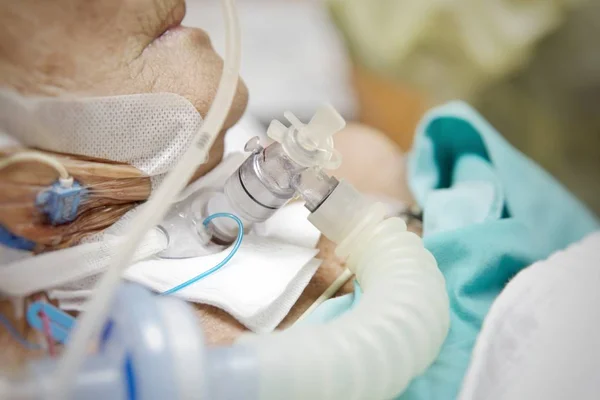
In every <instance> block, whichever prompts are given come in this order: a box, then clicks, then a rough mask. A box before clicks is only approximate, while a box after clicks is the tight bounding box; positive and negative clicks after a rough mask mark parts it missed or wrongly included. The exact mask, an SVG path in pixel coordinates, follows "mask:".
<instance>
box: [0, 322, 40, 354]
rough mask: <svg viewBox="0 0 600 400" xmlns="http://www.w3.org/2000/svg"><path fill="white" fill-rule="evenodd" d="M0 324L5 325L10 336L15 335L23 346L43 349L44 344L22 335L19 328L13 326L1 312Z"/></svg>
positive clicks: (14, 337)
mask: <svg viewBox="0 0 600 400" xmlns="http://www.w3.org/2000/svg"><path fill="white" fill-rule="evenodd" d="M0 324H2V325H4V327H5V328H6V330H7V331H8V333H9V334H10V336H12V337H13V339H15V340H16V341H17V342H19V344H21V346H23V347H25V348H27V349H29V350H41V349H42V346H40V345H39V344H36V343H31V342H30V341H29V340H27V339H25V338H24V337H22V336H21V334H20V333H19V332H18V331H17V329H16V328H15V327H14V326H12V324H11V323H10V321H9V320H8V318H6V317H5V316H4V315H2V314H0Z"/></svg>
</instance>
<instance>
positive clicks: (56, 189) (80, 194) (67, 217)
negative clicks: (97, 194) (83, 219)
mask: <svg viewBox="0 0 600 400" xmlns="http://www.w3.org/2000/svg"><path fill="white" fill-rule="evenodd" d="M86 194H87V190H86V189H85V188H83V187H82V186H81V185H80V184H79V183H78V182H75V181H74V182H73V184H72V185H71V187H63V186H61V185H60V183H59V182H55V183H54V184H53V185H52V186H51V187H50V188H49V189H48V190H45V191H43V192H41V193H40V194H38V196H37V198H36V206H37V207H38V209H40V210H41V211H42V212H43V213H44V214H46V216H47V217H48V220H49V221H50V223H51V224H52V225H60V224H65V223H67V222H72V221H73V220H74V219H75V217H77V209H78V208H79V204H80V203H81V200H82V199H83V198H84V197H85V195H86Z"/></svg>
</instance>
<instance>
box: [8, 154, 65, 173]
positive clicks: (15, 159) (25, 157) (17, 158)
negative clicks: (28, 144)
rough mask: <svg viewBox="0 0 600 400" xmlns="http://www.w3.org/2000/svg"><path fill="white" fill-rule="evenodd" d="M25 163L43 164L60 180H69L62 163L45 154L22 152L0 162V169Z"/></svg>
mask: <svg viewBox="0 0 600 400" xmlns="http://www.w3.org/2000/svg"><path fill="white" fill-rule="evenodd" d="M27 161H34V162H37V163H40V164H45V165H47V166H49V167H52V168H54V170H56V172H57V173H58V175H59V176H60V178H61V179H69V172H68V171H67V169H66V168H65V166H64V165H62V163H60V161H58V160H57V159H56V158H54V157H51V156H48V155H46V154H43V153H38V152H37V151H23V152H20V153H17V154H13V155H11V156H9V157H6V158H5V159H3V160H0V169H4V168H6V167H8V166H10V165H13V164H16V163H20V162H27Z"/></svg>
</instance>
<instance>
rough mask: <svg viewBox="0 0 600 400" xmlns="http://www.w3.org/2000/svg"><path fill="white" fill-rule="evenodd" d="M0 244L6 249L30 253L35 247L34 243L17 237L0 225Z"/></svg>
mask: <svg viewBox="0 0 600 400" xmlns="http://www.w3.org/2000/svg"><path fill="white" fill-rule="evenodd" d="M0 243H2V244H3V245H5V246H6V247H11V248H13V249H19V250H27V251H31V250H33V248H34V247H35V243H34V242H32V241H31V240H29V239H25V238H24V237H21V236H17V235H15V234H14V233H12V232H11V231H9V230H8V229H6V228H5V227H4V226H2V225H0Z"/></svg>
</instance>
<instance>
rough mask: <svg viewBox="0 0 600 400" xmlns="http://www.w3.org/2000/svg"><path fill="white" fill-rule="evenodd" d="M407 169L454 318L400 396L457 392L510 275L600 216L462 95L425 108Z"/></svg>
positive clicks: (324, 317)
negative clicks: (434, 354)
mask: <svg viewBox="0 0 600 400" xmlns="http://www.w3.org/2000/svg"><path fill="white" fill-rule="evenodd" d="M408 171H409V172H408V173H409V176H408V180H409V185H410V187H411V189H412V191H413V195H414V196H415V198H416V200H417V202H418V203H419V205H420V206H421V207H422V208H423V210H424V211H423V212H424V221H423V229H424V231H423V234H424V242H425V246H426V247H427V249H429V251H431V253H432V254H433V255H434V256H435V258H436V259H437V261H438V264H439V267H440V270H441V271H442V272H443V274H444V276H445V278H446V285H447V289H448V293H449V297H450V320H451V327H450V332H449V334H448V338H447V339H446V341H445V343H444V345H443V347H442V351H441V353H440V355H439V356H438V358H437V360H436V361H435V362H434V364H433V365H432V366H431V367H430V368H429V369H428V370H427V371H426V372H425V373H424V374H423V375H422V376H420V377H417V378H416V379H415V380H414V381H413V382H412V383H411V385H410V386H409V387H408V389H407V390H406V391H405V392H404V393H403V394H402V396H400V399H404V400H406V399H444V400H446V399H453V398H455V397H456V396H457V395H458V391H459V389H460V385H461V382H462V379H463V376H464V374H465V372H466V369H467V366H468V363H469V359H470V355H471V351H472V349H473V346H474V344H475V339H476V337H477V334H478V333H479V330H480V329H481V325H482V322H483V319H484V318H485V316H486V314H487V312H488V310H489V308H490V306H491V304H492V302H493V301H494V299H495V298H496V297H497V296H498V294H499V293H500V291H501V290H502V288H504V286H505V285H506V283H507V282H508V280H510V279H511V278H512V277H513V276H514V275H515V274H516V273H517V272H519V271H520V270H521V269H523V268H525V267H527V266H528V265H530V264H532V263H533V262H535V261H538V260H540V259H545V258H546V257H548V256H549V255H550V254H551V253H553V252H555V251H557V250H560V249H563V248H565V247H566V246H568V245H569V244H570V243H573V242H575V241H578V240H580V239H581V238H583V237H584V236H585V235H586V234H588V233H590V232H592V231H594V230H597V229H598V228H599V224H598V221H597V219H596V217H595V216H594V215H593V214H592V213H591V212H589V211H588V210H587V209H586V208H585V207H584V206H583V205H582V204H581V203H580V202H579V201H578V200H577V199H575V198H574V197H573V196H572V195H571V194H570V193H569V192H568V191H567V190H566V189H565V188H564V187H562V186H561V185H560V184H559V183H558V182H556V181H555V180H554V179H553V178H552V177H551V176H550V175H549V174H547V173H546V172H545V171H544V170H542V169H541V168H540V167H538V166H537V165H536V164H534V163H533V162H532V161H531V160H529V159H528V158H527V157H525V156H524V155H523V154H521V153H520V152H518V151H517V150H516V149H514V148H513V147H512V146H511V145H509V144H508V143H507V142H506V141H505V140H504V139H503V138H502V136H500V134H499V133H498V132H496V130H494V128H493V127H492V126H490V125H489V124H488V123H487V122H486V121H485V120H484V119H483V118H482V117H481V116H480V115H479V114H477V112H476V111H475V110H473V109H472V108H470V107H469V106H468V105H466V104H464V103H461V102H454V103H450V104H447V105H445V106H442V107H439V108H437V109H434V110H432V111H431V112H429V113H428V114H427V115H426V116H425V118H424V120H423V121H422V122H421V124H420V125H419V128H418V130H417V135H416V137H415V143H414V147H413V151H412V153H411V154H410V157H409V168H408ZM353 296H354V295H348V296H347V297H346V298H344V297H342V298H338V299H332V300H329V301H327V302H325V303H323V304H322V305H321V307H320V308H318V309H317V310H316V311H315V313H314V314H313V315H311V317H310V318H308V319H307V320H306V323H311V322H323V321H328V320H331V319H333V318H336V317H337V316H339V315H340V314H342V313H344V312H346V311H347V310H348V309H350V308H351V305H352V303H353V302H352V301H350V299H353V298H354V297H353Z"/></svg>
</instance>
